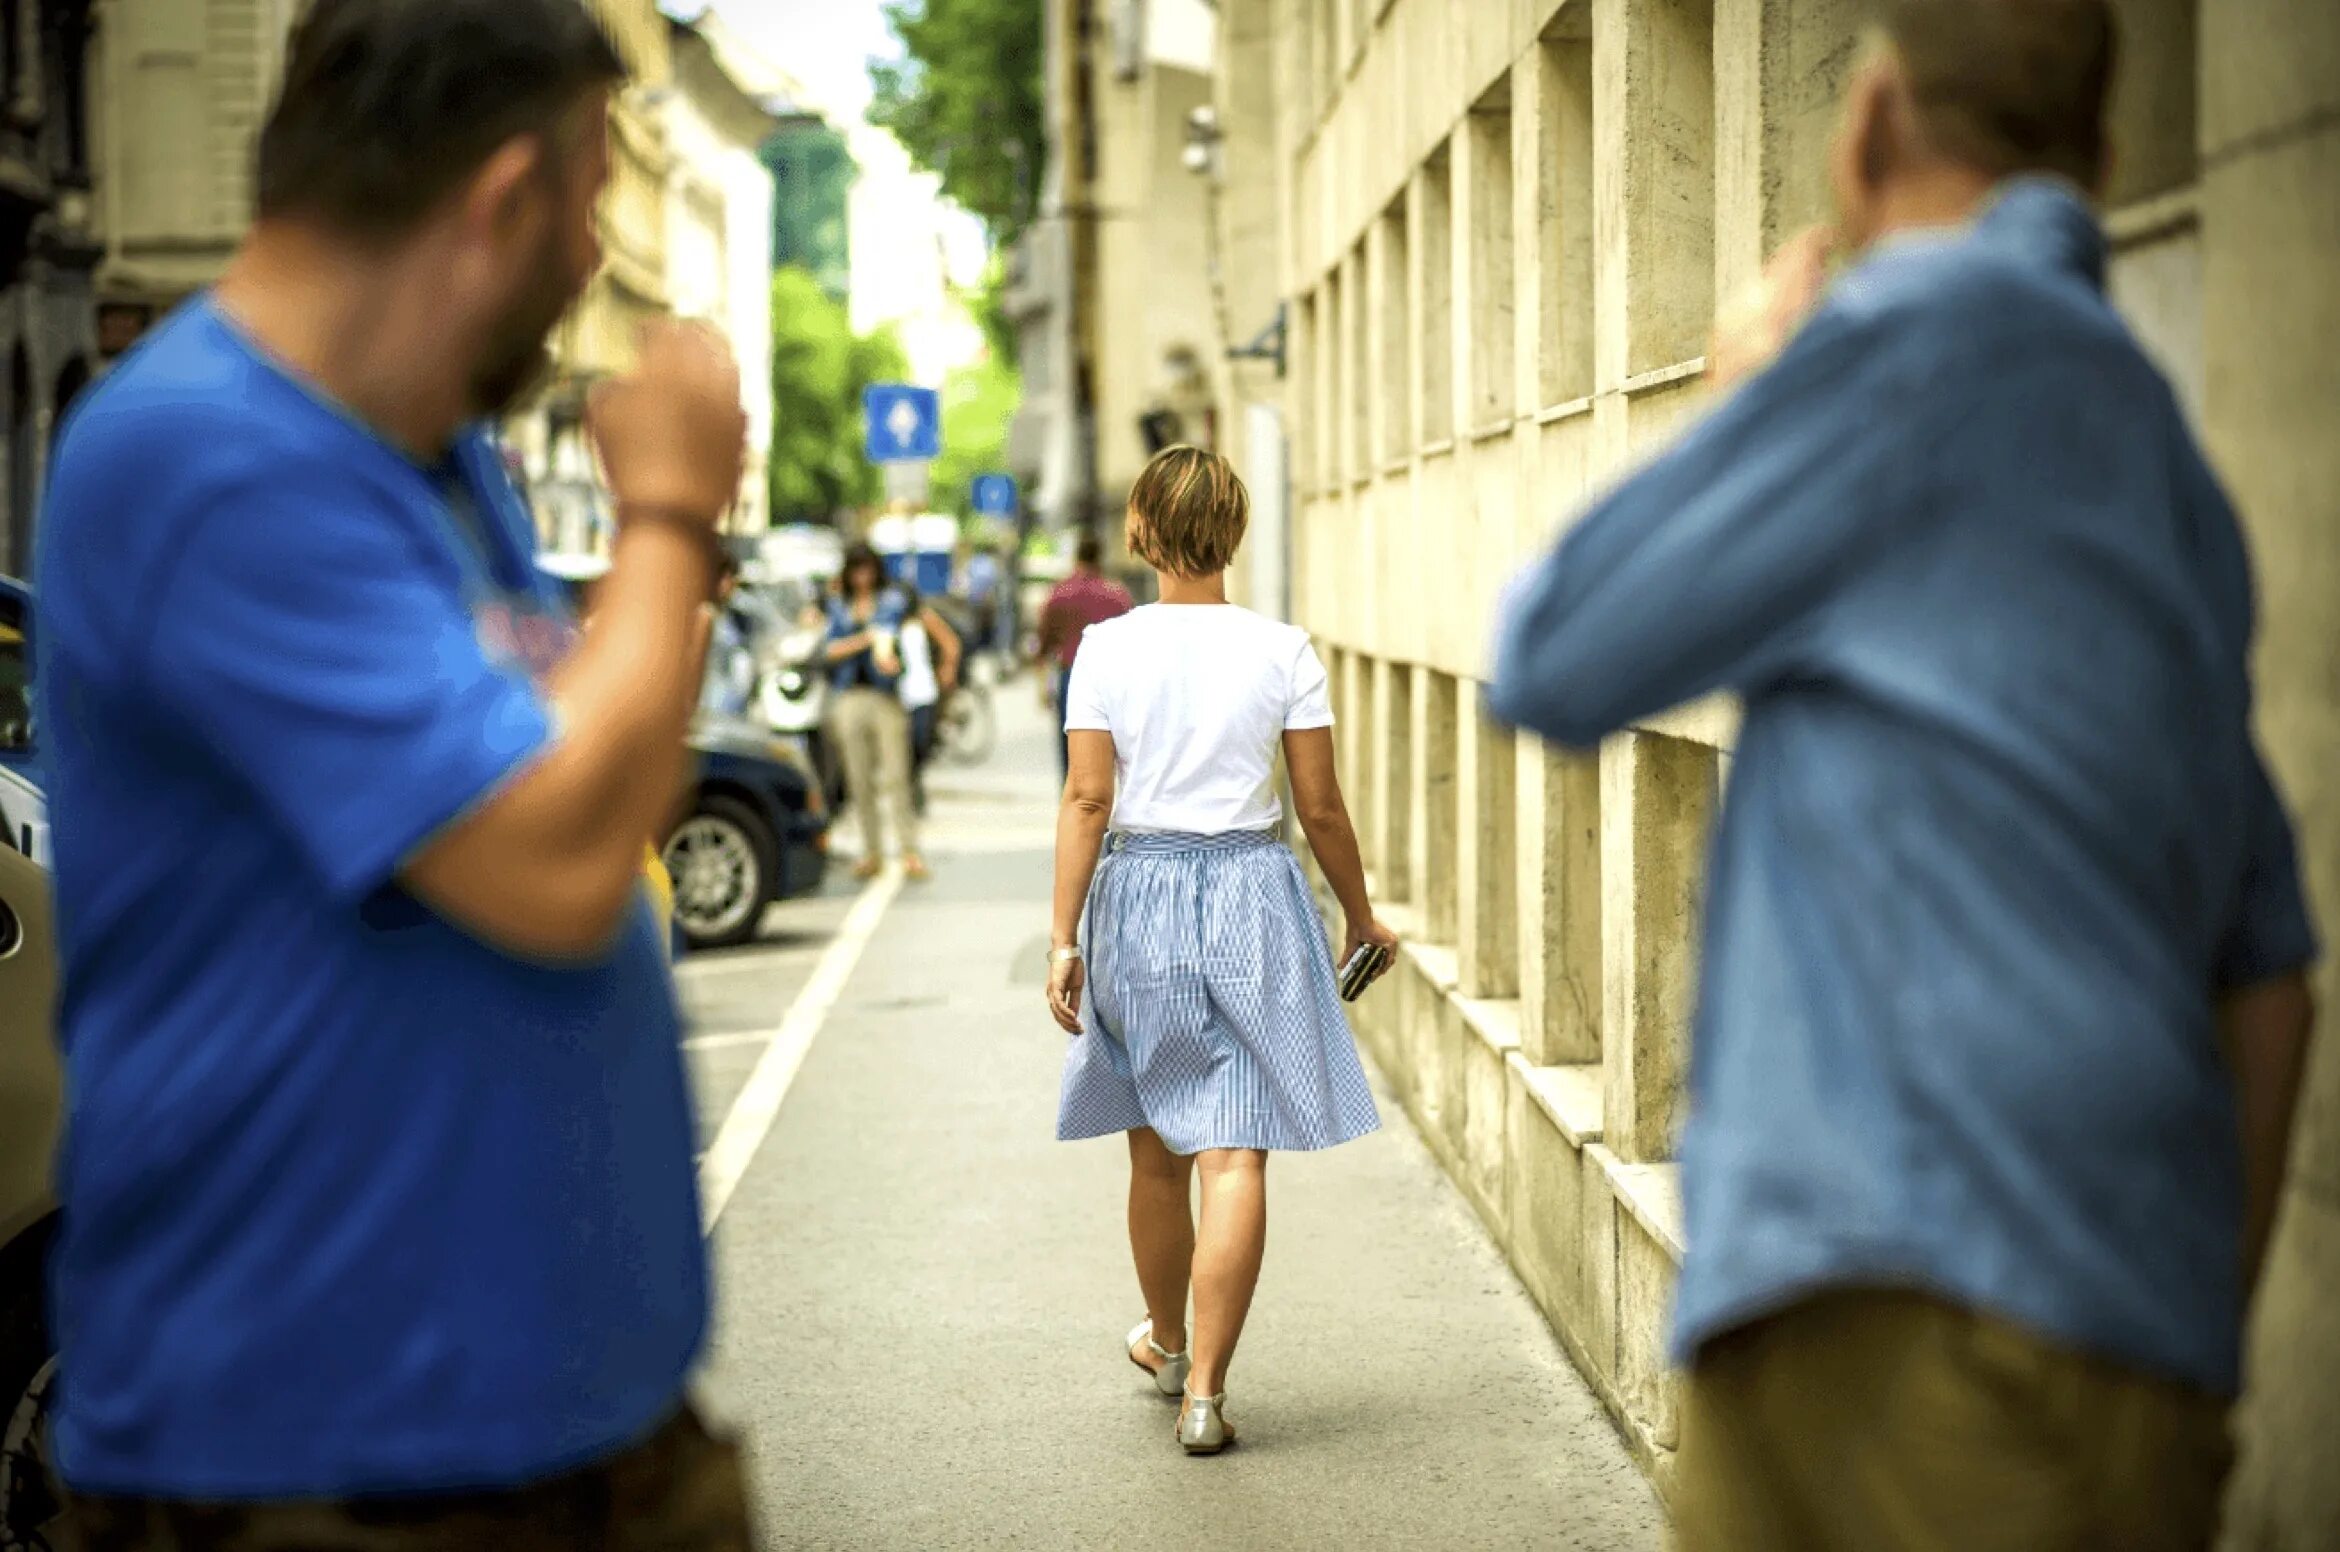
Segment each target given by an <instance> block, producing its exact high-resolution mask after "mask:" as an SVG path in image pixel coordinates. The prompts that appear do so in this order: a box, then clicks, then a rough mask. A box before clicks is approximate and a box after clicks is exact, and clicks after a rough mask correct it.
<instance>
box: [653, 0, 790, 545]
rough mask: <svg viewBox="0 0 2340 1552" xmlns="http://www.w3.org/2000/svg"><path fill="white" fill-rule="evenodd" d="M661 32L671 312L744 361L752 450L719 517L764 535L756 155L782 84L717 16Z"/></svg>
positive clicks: (768, 378) (771, 127) (767, 307)
mask: <svg viewBox="0 0 2340 1552" xmlns="http://www.w3.org/2000/svg"><path fill="white" fill-rule="evenodd" d="M668 28H669V38H670V42H671V44H672V52H673V58H674V84H675V90H674V95H673V96H672V98H671V99H670V100H669V101H668V103H667V109H668V112H667V123H668V129H669V132H670V137H671V140H672V143H673V149H674V174H673V181H672V183H671V184H670V185H669V188H668V194H667V271H668V279H669V281H670V282H671V284H672V286H673V304H674V310H675V313H676V314H677V316H679V317H684V318H707V319H711V320H713V321H714V322H716V323H717V324H719V325H720V326H721V327H722V329H723V332H724V333H725V334H726V335H727V336H728V337H729V338H730V340H731V349H732V354H733V355H735V356H736V357H737V358H738V360H739V383H740V397H741V405H742V408H744V409H745V410H746V412H747V422H748V456H747V463H746V466H745V467H744V468H743V469H742V470H741V473H740V492H739V504H738V505H737V506H736V507H734V508H733V509H732V511H731V514H730V516H729V518H728V519H727V520H726V521H727V523H728V526H729V527H730V528H731V529H732V530H733V531H734V532H737V533H760V532H762V531H763V530H764V529H765V528H766V527H767V526H769V524H770V518H771V490H770V486H769V482H768V480H767V478H766V475H767V466H768V464H769V463H770V461H771V456H772V241H773V219H772V205H773V177H772V170H771V168H770V167H768V166H766V165H765V163H764V161H763V158H762V156H761V154H760V153H761V151H762V148H763V147H764V145H765V144H766V142H768V141H769V140H770V139H771V138H772V136H773V135H774V133H775V132H776V131H777V130H778V128H779V122H780V121H779V120H778V119H777V118H775V117H774V116H773V114H772V113H771V112H769V111H767V109H766V107H765V102H766V101H767V100H778V99H777V98H776V97H775V96H774V95H773V94H771V93H768V92H767V91H765V90H764V89H763V88H764V87H765V86H767V85H771V86H777V85H778V82H777V79H776V78H774V79H773V80H771V81H768V82H767V81H765V80H761V79H759V78H760V77H764V76H768V75H770V74H771V73H770V72H768V71H765V70H759V69H758V68H757V61H755V60H754V59H753V57H752V56H750V55H749V54H748V52H747V50H746V46H745V44H743V43H742V42H741V41H740V40H739V39H738V38H736V37H735V36H733V35H732V33H731V31H730V29H728V28H727V27H725V26H724V25H723V24H722V22H721V20H720V19H719V18H718V17H716V16H715V15H713V14H712V13H710V14H709V15H707V16H706V17H704V18H702V19H701V20H699V21H697V22H669V23H668Z"/></svg>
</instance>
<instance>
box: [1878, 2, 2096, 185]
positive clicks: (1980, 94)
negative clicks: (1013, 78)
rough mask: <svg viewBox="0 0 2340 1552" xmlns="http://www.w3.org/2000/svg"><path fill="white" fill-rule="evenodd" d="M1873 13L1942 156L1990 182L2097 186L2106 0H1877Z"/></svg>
mask: <svg viewBox="0 0 2340 1552" xmlns="http://www.w3.org/2000/svg"><path fill="white" fill-rule="evenodd" d="M1878 10H1879V18H1878V19H1879V23H1880V25H1881V26H1882V28H1883V30H1884V34H1885V38H1886V40H1887V42H1889V43H1890V44H1891V45H1892V47H1893V52H1894V55H1895V57H1896V58H1897V59H1898V60H1899V61H1900V64H1901V70H1902V76H1903V78H1904V79H1905V80H1906V81H1907V82H1908V85H1909V94H1910V98H1911V102H1912V104H1913V106H1914V107H1915V109H1916V112H1917V116H1918V125H1919V129H1920V130H1921V131H1922V132H1923V134H1924V135H1925V137H1926V141H1927V143H1928V144H1929V145H1931V146H1932V147H1933V148H1934V149H1935V150H1936V151H1937V152H1939V153H1941V154H1942V155H1944V156H1947V157H1949V158H1951V159H1952V160H1954V161H1957V162H1961V163H1964V164H1965V165H1967V166H1970V167H1974V168H1977V169H1979V170H1981V171H1983V172H1986V173H1989V174H1991V175H1993V176H1994V177H2002V178H2003V177H2009V176H2012V175H2013V174H2016V173H2024V172H2046V173H2056V174H2059V175H2061V176H2063V177H2066V178H2069V179H2071V180H2072V181H2073V182H2074V183H2077V184H2079V185H2080V186H2081V187H2082V188H2084V189H2088V190H2090V191H2092V192H2093V191H2094V190H2096V189H2098V188H2100V187H2101V186H2102V185H2103V182H2104V174H2105V110H2106V106H2107V101H2108V99H2109V98H2110V96H2111V94H2112V85H2113V71H2114V67H2115V65H2116V64H2117V63H2118V56H2119V52H2120V28H2119V24H2118V23H2117V22H2116V21H2115V20H2114V17H2113V11H2112V6H2111V4H2110V3H2109V0H1883V3H1882V4H1881V5H1880V6H1879V7H1878Z"/></svg>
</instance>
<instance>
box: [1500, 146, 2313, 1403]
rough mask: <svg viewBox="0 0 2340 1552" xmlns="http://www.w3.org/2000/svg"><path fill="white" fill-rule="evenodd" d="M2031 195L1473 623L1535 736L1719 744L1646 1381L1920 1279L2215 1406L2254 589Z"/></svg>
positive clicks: (2159, 391)
mask: <svg viewBox="0 0 2340 1552" xmlns="http://www.w3.org/2000/svg"><path fill="white" fill-rule="evenodd" d="M2104 258H2105V246H2104V239H2103V236H2102V234H2101V233H2100V231H2099V230H2098V228H2097V226H2096V224H2095V222H2094V220H2093V219H2092V217H2091V216H2090V214H2089V212H2088V210H2087V208H2086V207H2085V206H2084V205H2083V204H2082V203H2081V202H2080V201H2079V199H2078V198H2077V197H2076V196H2075V195H2074V194H2072V193H2070V192H2068V191H2067V190H2066V189H2065V188H2064V187H2063V186H2061V185H2058V184H2054V183H2051V182H2047V181H2043V180H2017V181H2015V182H2013V183H2011V184H2010V185H2009V186H2008V187H2007V188H2006V189H2005V190H2004V191H2003V192H2002V193H2001V195H2000V196H1999V198H1998V199H1997V200H1996V202H1995V203H1994V204H1993V206H1992V207H1991V209H1990V210H1989V211H1988V212H1987V213H1986V214H1985V215H1984V216H1983V217H1982V218H1981V219H1980V220H1979V221H1978V222H1977V223H1976V224H1975V225H1974V227H1973V228H1972V229H1971V230H1966V231H1960V232H1954V233H1948V234H1942V235H1937V236H1931V237H1925V238H1917V239H1911V240H1905V241H1902V242H1899V243H1896V244H1894V245H1893V246H1892V247H1890V248H1889V249H1887V250H1885V251H1881V252H1879V253H1877V254H1876V255H1874V256H1873V257H1871V258H1870V259H1869V260H1867V261H1866V262H1864V263H1862V264H1861V265H1859V266H1857V267H1856V268H1855V269H1853V270H1852V271H1851V272H1850V273H1848V274H1847V275H1846V276H1845V277H1844V278H1843V279H1842V280H1841V281H1840V282H1839V283H1838V284H1837V285H1836V286H1835V287H1834V288H1833V290H1832V291H1831V292H1830V294H1829V295H1828V297H1827V298H1826V300H1825V301H1824V303H1823V304H1822V305H1821V307H1820V308H1819V310H1818V311H1817V312H1816V313H1815V314H1814V316H1813V317H1812V318H1811V320H1810V321H1809V323H1808V324H1807V325H1806V326H1805V327H1804V328H1803V330H1802V331H1801V332H1800V333H1799V334H1798V335H1797V336H1796V338H1795V339H1794V340H1793V342H1791V343H1790V345H1789V346H1788V348H1787V349H1786V350H1785V351H1784V352H1783V353H1782V354H1781V356H1780V358H1779V360H1778V361H1777V362H1775V363H1774V364H1773V365H1772V366H1771V367H1770V368H1769V369H1768V370H1766V371H1764V372H1762V373H1760V374H1758V375H1757V376H1755V377H1753V378H1751V379H1750V380H1748V381H1747V382H1746V383H1745V384H1744V385H1743V386H1742V387H1740V388H1739V389H1738V390H1737V391H1736V392H1735V393H1733V394H1732V395H1731V396H1730V397H1729V398H1728V399H1726V400H1725V401H1724V402H1723V403H1722V404H1721V405H1720V406H1719V407H1717V408H1716V409H1715V411H1714V412H1713V413H1712V414H1711V415H1710V416H1709V417H1708V418H1707V419H1706V420H1705V421H1704V422H1703V423H1701V424H1700V425H1698V426H1697V427H1695V428H1694V429H1692V430H1691V431H1690V432H1689V433H1688V434H1687V435H1686V436H1685V437H1684V438H1683V439H1682V440H1681V441H1680V442H1679V443H1678V444H1676V445H1675V446H1674V447H1673V448H1672V449H1671V450H1670V451H1669V452H1668V453H1666V454H1665V455H1664V456H1662V457H1660V458H1659V459H1657V460H1656V461H1655V462H1654V463H1652V464H1651V465H1650V466H1649V467H1647V468H1646V469H1644V470H1642V471H1641V472H1640V473H1639V474H1638V475H1636V476H1634V477H1633V478H1631V479H1629V480H1628V481H1626V482H1625V483H1624V484H1623V485H1622V486H1621V487H1619V488H1618V489H1617V490H1616V491H1614V492H1613V493H1612V494H1610V495H1609V496H1608V497H1606V498H1605V499H1604V500H1602V501H1601V502H1599V503H1598V504H1596V505H1595V506H1594V507H1593V509H1592V510H1591V511H1590V512H1588V513H1587V514H1585V516H1584V517H1583V518H1582V520H1581V521H1580V522H1579V523H1578V524H1577V526H1576V527H1575V528H1574V530H1573V531H1572V532H1571V533H1570V534H1569V535H1568V536H1567V538H1566V539H1565V540H1563V541H1562V543H1561V545H1560V547H1559V549H1558V551H1557V552H1556V553H1555V554H1554V555H1553V556H1552V558H1551V559H1550V560H1548V561H1547V562H1546V563H1545V564H1544V565H1543V566H1542V567H1541V568H1539V569H1538V570H1537V571H1535V572H1534V573H1532V574H1530V575H1529V576H1528V577H1526V578H1524V579H1523V581H1522V584H1521V586H1520V587H1519V588H1518V590H1517V591H1515V592H1514V594H1513V595H1512V596H1511V597H1510V598H1509V600H1508V601H1507V604H1506V609H1505V620H1504V624H1503V629H1502V635H1501V640H1500V643H1499V645H1498V647H1497V663H1496V671H1495V680H1494V684H1493V686H1492V697H1491V698H1492V702H1493V705H1494V707H1495V709H1496V710H1497V711H1498V712H1499V713H1500V714H1502V715H1503V716H1505V717H1506V718H1507V719H1508V720H1510V721H1513V722H1515V723H1518V724H1520V725H1522V726H1525V727H1528V728H1532V729H1534V730H1536V731H1538V732H1540V733H1543V734H1545V735H1547V736H1549V737H1552V738H1555V739H1557V740H1559V741H1561V742H1563V743H1568V744H1573V745H1578V746H1585V745H1590V744H1592V743H1594V742H1596V741H1597V740H1598V739H1599V738H1601V736H1602V735H1604V734H1607V733H1609V732H1612V731H1615V730H1617V729H1619V728H1624V727H1627V726H1630V725H1632V724H1633V723H1635V722H1637V721H1639V720H1641V719H1643V718H1646V717H1648V716H1650V715H1651V714H1653V713H1655V712H1657V711H1660V710H1662V709H1664V708H1665V707H1667V706H1670V705H1673V704H1674V703H1676V702H1679V701H1683V700H1687V699H1690V698H1692V697H1694V696H1697V695H1701V694H1704V693H1706V692H1708V691H1713V690H1720V689H1728V690H1734V691H1736V692H1738V693H1739V694H1740V695H1741V696H1742V697H1743V698H1744V703H1745V712H1746V717H1745V722H1744V725H1743V727H1742V729H1741V732H1740V735H1739V740H1738V744H1737V748H1736V753H1735V758H1734V759H1733V762H1732V770H1731V782H1730V791H1729V794H1728V796H1727V798H1726V799H1725V801H1724V804H1723V808H1722V816H1721V821H1720V824H1719V827H1718V829H1717V832H1716V836H1715V841H1714V851H1713V859H1712V865H1711V868H1710V870H1709V873H1708V877H1707V885H1706V911H1705V943H1704V948H1703V951H1702V962H1701V977H1700V979H1701V987H1700V996H1699V1001H1698V1012H1697V1018H1696V1023H1695V1027H1694V1030H1693V1038H1692V1060H1691V1070H1690V1092H1689V1101H1690V1111H1689V1120H1688V1124H1687V1127H1686V1129H1685V1132H1684V1136H1683V1140H1682V1190H1683V1207H1684V1212H1685V1229H1686V1236H1687V1243H1688V1255H1687V1257H1686V1259H1685V1261H1684V1263H1683V1267H1682V1279H1681V1284H1680V1288H1679V1291H1678V1298H1677V1302H1676V1329H1675V1339H1676V1350H1677V1354H1678V1355H1679V1356H1682V1357H1685V1358H1686V1357H1688V1356H1689V1355H1690V1354H1691V1353H1693V1352H1694V1351H1695V1350H1696V1349H1697V1348H1698V1347H1699V1345H1700V1344H1702V1343H1703V1342H1704V1341H1705V1340H1706V1339H1707V1338H1709V1337H1711V1336H1714V1335H1716V1334H1718V1333H1721V1332H1723V1331H1726V1330H1729V1329H1730V1328H1732V1327H1733V1326H1736V1325H1738V1324H1741V1323H1743V1322H1745V1321H1747V1320H1749V1319H1752V1318H1754V1317H1757V1316H1760V1315H1762V1314H1764V1313H1766V1312H1768V1311H1770V1310H1774V1309H1777V1308H1779V1307H1780V1306H1782V1305H1784V1304H1787V1303H1790V1302H1792V1301H1794V1300H1796V1299H1798V1298H1800V1297H1802V1296H1804V1295H1805V1294H1807V1293H1810V1292H1812V1291H1815V1290H1818V1289H1821V1288H1826V1287H1831V1286H1847V1285H1864V1286H1878V1285H1887V1286H1891V1285H1905V1286H1906V1285H1916V1286H1919V1287H1925V1288H1931V1289H1935V1290H1938V1291H1940V1292H1942V1293H1945V1294H1947V1295H1949V1296H1951V1297H1953V1298H1955V1299H1958V1300H1960V1301H1962V1302H1965V1303H1967V1304H1970V1305H1973V1306H1975V1307H1978V1308H1981V1309H1985V1310H1989V1311H1992V1312H1994V1313H1996V1314H1999V1315H2001V1316H2004V1317H2006V1318H2009V1319H2011V1320H2014V1321H2016V1322H2018V1323H2021V1324H2023V1325H2026V1326H2029V1327H2032V1328H2034V1329H2036V1330H2038V1331H2041V1332H2043V1333H2045V1334H2046V1335H2048V1336H2050V1337H2051V1338H2054V1339H2056V1340H2059V1341H2061V1342H2063V1343H2065V1344H2067V1345H2069V1346H2071V1347H2073V1348H2076V1349H2078V1350H2081V1351H2084V1352H2088V1353H2092V1354H2097V1355H2101V1356H2104V1357H2108V1358H2111V1359H2114V1360H2117V1361H2120V1362H2123V1363H2126V1364H2128V1365H2130V1366H2133V1367H2136V1368H2138V1369H2141V1370H2144V1371H2147V1372H2150V1373H2153V1374H2157V1375H2162V1376H2167V1377H2170V1378H2174V1379H2178V1380H2182V1381H2185V1382H2188V1383H2190V1384H2193V1385H2196V1386H2198V1387H2201V1388H2202V1389H2205V1390H2208V1391H2212V1392H2216V1393H2220V1394H2227V1393H2231V1392H2232V1391H2233V1390H2234V1389H2235V1387H2236V1384H2237V1381H2238V1370H2239V1364H2240V1351H2239V1348H2240V1334H2241V1325H2242V1287H2241V1279H2240V1275H2239V1273H2240V1264H2239V1263H2240V1256H2239V1249H2240V1241H2241V1231H2242V1182H2241V1179H2240V1169H2239V1153H2240V1150H2239V1149H2238V1147H2237V1146H2236V1120H2235V1110H2234V1099H2233V1094H2232V1091H2231V1085H2230V1080H2229V1077H2228V1074H2227V1071H2226V1068H2225V1066H2224V1064H2223V1063H2222V1061H2221V1060H2220V1057H2219V1053H2218V1049H2217V1045H2216V1041H2215V1035H2214V1029H2213V1007H2214V1001H2215V998H2216V995H2217V993H2218V992H2219V991H2220V990H2222V989H2224V988H2229V987H2233V986H2238V985H2244V984H2248V983H2251V982H2254V981H2259V980H2263V979H2268V978H2271V977H2273V976H2276V975H2279V974H2282V973H2285V972H2288V971H2291V970H2294V969H2298V968H2300V967H2302V966H2304V965H2305V964H2307V963H2308V962H2309V961H2311V960H2312V959H2313V957H2314V954H2315V939H2314V934H2313V931H2312V927H2311V924H2310V921H2309V918H2308V912H2307V907H2306V904H2305V902H2304V899H2303V897H2302V894H2301V889H2300V880H2299V869H2298V861H2297V858H2296V856H2295V853H2294V846H2293V841H2292V836H2291V830H2290V826H2289V824H2288V822H2287V821H2286V819H2285V816H2284V813H2283V809H2282V806H2281V804H2280V803H2279V802H2278V801H2277V799H2276V796H2275V793H2274V790H2273V788H2272V786H2271V784H2270V783H2269V781H2268V778H2267V773H2266V771H2265V769H2264V768H2263V767H2262V765H2261V763H2260V759H2259V756H2258V753H2257V751H2256V748H2255V747H2254V744H2253V741H2252V736H2251V729H2250V716H2251V684H2250V675H2249V652H2250V639H2251V630H2252V614H2253V605H2252V597H2251V580H2250V570H2249V565H2248V561H2247V558H2246V556H2245V554H2244V550H2243V543H2242V538H2241V535H2240V533H2239V532H2238V530H2237V527H2236V523H2235V519H2234V514H2233V512H2232V511H2231V510H2230V509H2229V507H2228V505H2227V501H2226V498H2225V497H2224V495H2223V494H2222V493H2221V492H2220V490H2219V487H2218V483H2217V481H2216V480H2215V479H2214V478H2213V477H2212V475H2211V472H2210V470H2209V468H2208V467H2207V466H2206V465H2205V463H2204V461H2203V459H2202V456H2201V454H2200V452H2199V451H2198V449H2197V448H2196V446H2195V443H2194V439H2193V436H2192V434H2191V433H2190V432H2189V431H2188V429H2187V426H2186V423H2185V419H2184V416H2183V414H2182V412H2181V411H2180V409H2179V407H2178V404H2177V401H2176V399H2175V397H2174V395H2173V394H2172V393H2171V391H2170V388H2169V386H2168V384H2167V383H2166V382H2164V381H2163V379H2162V377H2161V375H2160V374H2159V373H2158V372H2156V371H2155V370H2154V368H2153V366H2152V365H2151V364H2150V362H2149V361H2148V360H2147V359H2146V357H2145V355H2144V354H2143V352H2142V351H2140V350H2139V348H2138V346H2137V344H2136V342H2135V341H2134V340H2133V339H2132V338H2131V336H2130V334H2129V332H2128V330H2127V329H2126V328H2125V327H2124V326H2123V325H2122V323H2121V320H2120V318H2119V317H2118V315H2116V314H2115V313H2114V311H2113V309H2112V308H2111V306H2110V305H2109V304H2108V303H2107V302H2106V300H2105V298H2104V295H2103V290H2102V285H2103V269H2104Z"/></svg>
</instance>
